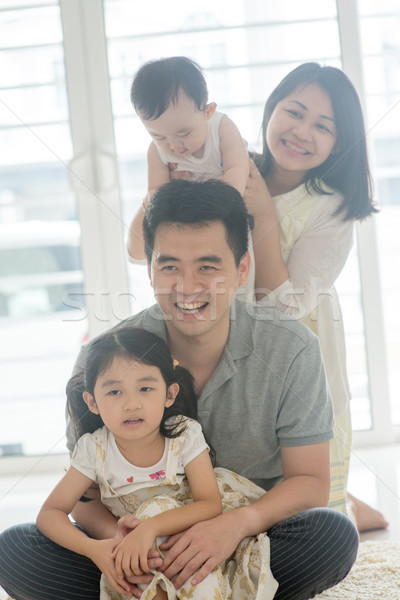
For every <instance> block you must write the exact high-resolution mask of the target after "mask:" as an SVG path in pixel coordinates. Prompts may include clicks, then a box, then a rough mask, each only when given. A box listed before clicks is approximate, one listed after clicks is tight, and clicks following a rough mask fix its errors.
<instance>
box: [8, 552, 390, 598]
mask: <svg viewBox="0 0 400 600" xmlns="http://www.w3.org/2000/svg"><path fill="white" fill-rule="evenodd" d="M0 600H11V599H10V598H9V596H7V594H6V593H5V592H4V591H3V590H2V588H0ZM314 600H400V543H395V542H362V543H361V544H360V549H359V551H358V556H357V560H356V563H355V565H354V567H353V569H352V570H351V573H350V574H349V575H348V576H347V577H346V579H345V580H344V581H342V583H339V585H337V586H335V587H334V588H331V589H330V590H327V591H326V592H323V593H322V594H319V595H318V596H315V598H314Z"/></svg>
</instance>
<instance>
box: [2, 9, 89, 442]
mask: <svg viewBox="0 0 400 600" xmlns="http://www.w3.org/2000/svg"><path fill="white" fill-rule="evenodd" d="M29 4H30V5H31V6H29ZM44 23H45V24H46V26H45V27H44V26H43V24H44ZM0 70H1V73H2V75H1V83H0V136H1V140H2V143H1V144H0V180H1V187H0V327H1V334H0V339H1V346H0V381H1V386H0V412H1V418H0V454H13V453H26V454H31V453H43V452H47V451H58V452H60V451H64V448H65V444H64V441H63V421H64V417H63V408H64V388H65V381H66V374H67V373H68V372H69V370H70V369H71V366H72V364H73V359H74V356H75V355H76V352H77V350H78V348H79V346H80V345H81V343H82V342H83V339H84V336H85V333H86V332H87V323H86V322H85V321H83V320H82V319H79V320H77V317H78V316H81V308H82V307H83V293H82V292H83V287H82V286H83V276H82V271H81V260H80V253H79V247H80V230H79V223H78V220H77V211H76V202H75V198H74V196H73V194H72V192H71V190H70V186H69V182H68V178H67V173H66V170H65V168H64V164H65V163H66V161H68V160H70V159H71V157H72V141H71V136H70V127H69V111H68V102H67V93H66V84H65V72H64V50H63V35H62V28H61V20H60V9H59V6H58V3H57V2H56V1H55V0H52V1H51V0H47V2H41V3H40V6H36V3H34V2H30V3H28V2H24V3H23V7H22V6H21V7H18V6H16V3H15V2H14V3H11V2H4V0H3V1H2V2H1V3H0Z"/></svg>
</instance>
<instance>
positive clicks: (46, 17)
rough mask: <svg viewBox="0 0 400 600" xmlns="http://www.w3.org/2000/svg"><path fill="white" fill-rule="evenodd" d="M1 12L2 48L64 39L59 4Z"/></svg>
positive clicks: (34, 44)
mask: <svg viewBox="0 0 400 600" xmlns="http://www.w3.org/2000/svg"><path fill="white" fill-rule="evenodd" d="M13 8H16V10H10V11H4V12H0V49H1V48H16V47H26V46H39V45H44V44H57V43H60V42H61V41H62V32H61V21H60V13H59V7H58V6H49V7H47V8H31V9H26V10H22V9H21V10H18V8H17V7H15V6H13Z"/></svg>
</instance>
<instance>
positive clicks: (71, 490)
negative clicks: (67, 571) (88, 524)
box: [36, 467, 131, 594]
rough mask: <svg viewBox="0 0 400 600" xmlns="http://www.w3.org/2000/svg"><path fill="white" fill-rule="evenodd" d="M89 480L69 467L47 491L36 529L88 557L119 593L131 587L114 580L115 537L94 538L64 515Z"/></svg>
mask: <svg viewBox="0 0 400 600" xmlns="http://www.w3.org/2000/svg"><path fill="white" fill-rule="evenodd" d="M91 483H92V481H91V479H89V477H86V476H85V475H83V474H82V473H80V471H78V470H77V469H75V468H74V467H70V468H69V469H68V471H67V473H66V474H65V475H64V477H63V478H62V479H61V481H60V482H59V483H58V484H57V486H56V487H55V488H54V490H53V491H52V492H51V494H50V495H49V497H48V498H47V500H46V501H45V502H44V504H43V506H42V508H41V509H40V511H39V514H38V516H37V519H36V524H37V527H38V529H39V530H40V531H41V532H42V533H43V534H44V535H46V536H47V537H48V538H49V539H51V540H53V542H55V543H56V544H59V545H60V546H63V547H64V548H67V549H68V550H72V551H73V552H76V553H78V554H83V555H84V556H87V557H88V558H90V559H91V560H92V561H93V562H94V563H95V564H96V565H97V566H98V567H99V569H100V570H101V571H102V573H104V574H105V575H106V577H107V579H108V580H109V582H110V584H111V585H112V586H113V587H114V588H115V589H116V590H118V591H119V592H121V593H122V594H126V593H127V592H129V591H130V589H131V586H130V585H129V584H128V583H127V582H125V581H122V580H118V577H117V575H116V571H115V565H114V561H113V559H112V552H113V550H114V548H115V547H116V546H117V545H118V543H119V540H118V539H104V540H95V539H92V538H90V537H88V536H87V535H85V534H84V533H83V532H82V531H80V530H79V529H77V528H76V527H74V525H73V524H72V523H71V521H70V519H69V517H68V515H69V513H70V512H71V510H72V509H73V507H74V506H75V504H76V502H77V501H78V499H79V498H80V497H81V495H82V494H83V493H84V492H85V491H86V490H87V488H88V487H89V485H90V484H91Z"/></svg>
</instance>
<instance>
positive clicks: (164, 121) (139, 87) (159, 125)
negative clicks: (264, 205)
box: [128, 56, 249, 260]
mask: <svg viewBox="0 0 400 600" xmlns="http://www.w3.org/2000/svg"><path fill="white" fill-rule="evenodd" d="M131 100H132V104H133V106H134V107H135V110H136V112H137V114H138V115H139V117H140V119H141V121H142V123H143V125H144V126H145V128H146V129H147V131H148V132H149V134H150V136H151V137H152V139H153V141H152V143H151V144H150V147H149V149H148V153H147V167H148V193H147V196H146V198H145V200H144V202H143V207H141V209H140V210H139V212H138V213H137V214H136V216H135V218H134V219H133V222H132V225H131V228H130V234H129V239H128V252H129V255H130V256H131V258H133V259H136V260H140V259H143V258H144V248H143V242H142V222H143V214H144V211H145V210H146V209H147V206H148V203H149V201H150V198H151V197H152V195H153V194H154V192H155V191H156V190H157V189H158V188H159V187H160V186H161V185H163V184H165V183H167V182H168V181H169V180H170V176H171V170H175V171H182V172H184V173H185V175H186V176H187V175H188V173H189V174H190V177H191V178H193V179H196V180H205V179H222V180H223V181H225V182H226V183H228V184H230V185H232V186H233V187H235V188H236V189H237V190H238V191H239V192H240V193H241V194H243V192H244V190H245V187H246V182H247V178H248V175H249V161H248V155H247V150H246V145H245V142H244V141H243V139H242V137H241V135H240V133H239V130H238V128H237V127H236V125H235V124H234V123H233V121H231V119H229V118H228V117H227V116H226V115H225V114H224V113H220V112H217V110H216V108H217V105H216V104H215V102H208V90H207V84H206V81H205V78H204V75H203V73H202V71H201V69H200V67H199V66H198V65H197V64H196V63H195V62H194V61H192V60H190V59H189V58H186V57H183V56H175V57H169V58H163V59H160V60H152V61H150V62H147V63H145V64H144V65H143V66H142V67H141V68H140V69H139V70H138V72H137V73H136V75H135V77H134V79H133V83H132V88H131Z"/></svg>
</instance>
